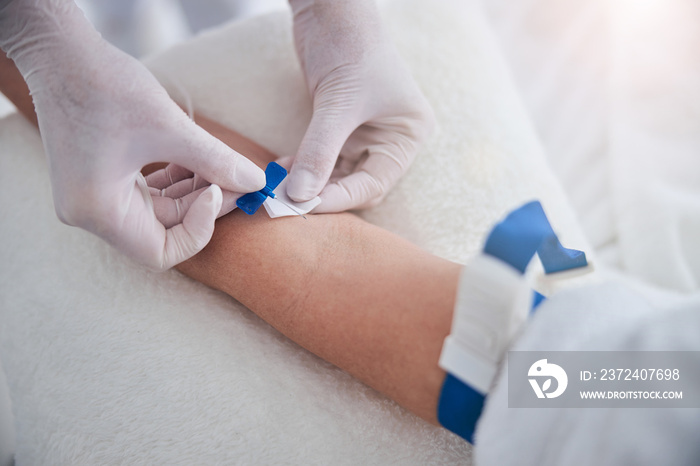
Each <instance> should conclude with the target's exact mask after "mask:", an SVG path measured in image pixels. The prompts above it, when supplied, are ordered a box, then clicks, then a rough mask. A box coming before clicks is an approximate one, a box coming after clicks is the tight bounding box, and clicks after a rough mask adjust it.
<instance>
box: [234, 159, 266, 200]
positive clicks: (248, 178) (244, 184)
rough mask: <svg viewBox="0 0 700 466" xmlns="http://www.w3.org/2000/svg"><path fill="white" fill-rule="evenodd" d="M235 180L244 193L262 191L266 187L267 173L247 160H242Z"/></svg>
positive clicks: (237, 168)
mask: <svg viewBox="0 0 700 466" xmlns="http://www.w3.org/2000/svg"><path fill="white" fill-rule="evenodd" d="M233 178H234V181H235V182H236V185H237V186H238V189H240V191H239V192H242V193H252V192H253V191H260V190H261V189H263V188H264V187H265V172H264V171H262V170H261V169H260V168H259V167H258V166H257V165H255V164H254V163H253V162H251V161H250V160H248V159H246V158H241V159H240V161H239V163H238V166H236V172H235V173H234V175H233Z"/></svg>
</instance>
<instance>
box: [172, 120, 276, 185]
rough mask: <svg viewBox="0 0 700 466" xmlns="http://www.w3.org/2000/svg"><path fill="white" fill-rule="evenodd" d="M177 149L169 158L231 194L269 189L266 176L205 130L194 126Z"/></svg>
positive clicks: (190, 127) (190, 125) (190, 126)
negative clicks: (266, 187) (266, 185)
mask: <svg viewBox="0 0 700 466" xmlns="http://www.w3.org/2000/svg"><path fill="white" fill-rule="evenodd" d="M188 127H189V129H188V131H187V132H188V134H187V135H183V136H184V140H181V141H179V143H178V147H177V149H175V150H174V151H173V152H172V153H171V154H169V156H167V157H166V160H163V161H166V162H174V163H176V164H178V165H181V166H183V167H185V168H187V169H188V170H190V171H191V172H193V173H196V174H198V175H199V176H201V177H202V178H204V179H205V180H207V181H209V182H210V183H213V184H218V185H219V186H221V188H223V189H225V190H227V191H233V192H237V193H250V192H253V191H258V190H260V189H262V188H264V187H265V172H263V171H262V170H261V169H260V168H259V167H258V166H257V165H255V164H254V163H253V162H251V161H250V160H249V159H247V158H246V157H245V156H243V155H241V154H239V153H238V152H236V151H235V150H233V149H231V148H230V147H228V146H227V145H226V144H224V143H223V142H221V141H219V140H218V139H217V138H215V137H214V136H212V135H210V134H209V133H207V132H206V131H205V130H204V129H202V128H200V127H199V126H197V125H195V124H194V123H191V124H189V125H188Z"/></svg>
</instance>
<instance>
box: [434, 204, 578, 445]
mask: <svg viewBox="0 0 700 466" xmlns="http://www.w3.org/2000/svg"><path fill="white" fill-rule="evenodd" d="M535 253H537V254H538V255H539V256H540V260H541V261H542V265H543V266H544V270H545V272H546V273H548V274H549V273H555V272H561V271H564V270H570V269H575V268H579V267H585V266H586V265H588V263H587V261H586V254H585V253H584V252H582V251H577V250H575V249H567V248H565V247H563V246H562V245H561V243H560V242H559V239H558V238H557V235H556V234H554V230H552V226H551V225H550V224H549V221H548V220H547V216H546V215H545V213H544V210H543V209H542V205H541V204H540V203H539V202H538V201H533V202H529V203H527V204H525V205H524V206H522V207H520V208H519V209H516V210H514V211H513V212H511V213H510V214H508V216H507V217H506V218H505V220H503V221H502V222H500V223H498V224H497V225H496V226H495V227H494V228H493V230H491V233H490V234H489V236H488V238H487V240H486V244H485V246H484V254H487V255H490V256H493V257H496V258H498V259H500V260H502V261H503V262H505V263H507V264H509V265H511V266H512V267H514V268H515V269H516V270H518V271H519V272H520V273H521V274H524V273H525V268H526V267H527V265H528V263H529V262H530V260H531V259H532V257H533V256H534V255H535ZM533 293H534V294H533V302H532V310H533V311H534V310H535V308H536V307H537V306H538V305H539V304H540V303H541V302H542V301H544V299H545V297H544V296H542V295H541V294H539V293H537V292H536V291H535V292H533ZM485 400H486V395H485V394H483V393H481V392H479V391H478V390H475V389H474V388H472V387H470V386H469V385H468V384H466V383H464V382H462V381H461V380H459V379H458V378H456V377H454V376H453V375H451V374H449V373H448V374H447V376H446V377H445V382H444V383H443V386H442V391H441V393H440V400H439V403H438V420H439V421H440V424H442V426H443V427H445V428H446V429H449V430H451V431H452V432H454V433H455V434H457V435H459V436H460V437H462V438H464V439H465V440H467V441H468V442H470V443H474V442H473V436H474V430H475V429H476V423H477V421H478V420H479V416H480V415H481V411H482V409H483V407H484V402H485Z"/></svg>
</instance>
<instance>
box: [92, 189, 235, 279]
mask: <svg viewBox="0 0 700 466" xmlns="http://www.w3.org/2000/svg"><path fill="white" fill-rule="evenodd" d="M124 194H125V196H126V198H124V199H115V200H114V202H115V203H116V206H117V207H116V208H115V209H113V212H115V213H116V215H110V216H108V217H103V218H102V221H101V222H100V223H99V224H96V225H95V226H96V228H95V229H93V230H92V231H93V232H94V233H97V234H98V235H99V236H101V237H102V238H104V239H106V240H107V241H109V242H110V243H111V244H113V245H114V246H115V247H116V248H117V249H119V250H120V251H121V252H123V253H125V254H126V255H128V256H130V257H131V258H133V259H134V260H136V261H137V262H140V263H142V264H144V265H146V266H148V267H150V268H152V269H154V270H165V269H168V268H170V267H172V266H174V265H176V264H178V263H180V262H182V261H184V260H186V259H188V258H190V257H192V256H193V255H194V254H196V253H197V252H198V251H200V250H201V249H202V248H204V246H205V245H206V244H207V243H208V242H209V240H210V239H211V235H212V234H213V231H214V220H215V219H216V215H217V214H218V212H219V211H220V209H221V203H222V194H221V189H220V188H219V187H218V186H216V185H212V186H210V187H208V188H204V190H203V192H202V193H201V194H199V195H198V196H197V197H196V199H194V201H193V202H192V203H191V205H190V206H189V208H188V209H187V211H186V213H185V216H184V218H183V220H182V222H181V223H178V224H176V225H175V226H174V227H172V228H170V229H166V228H165V227H164V226H163V224H162V223H161V222H159V221H158V219H157V217H156V215H155V206H154V205H153V204H152V199H151V196H150V195H149V193H148V188H147V186H146V184H145V180H138V179H137V180H136V182H135V183H134V185H133V186H132V187H131V188H130V189H129V191H128V192H125V193H124Z"/></svg>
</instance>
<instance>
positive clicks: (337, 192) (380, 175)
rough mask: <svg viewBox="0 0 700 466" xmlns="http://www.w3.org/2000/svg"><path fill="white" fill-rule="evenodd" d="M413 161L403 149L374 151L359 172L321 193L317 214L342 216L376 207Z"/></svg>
mask: <svg viewBox="0 0 700 466" xmlns="http://www.w3.org/2000/svg"><path fill="white" fill-rule="evenodd" d="M411 161H412V157H409V156H408V154H406V153H405V152H404V151H403V149H402V148H401V147H400V146H397V145H391V144H385V145H382V146H379V147H375V148H371V149H370V155H369V157H368V158H367V160H366V161H365V162H364V163H363V164H361V166H360V167H358V171H356V172H355V173H352V174H350V175H348V176H346V177H344V178H341V179H340V180H338V181H336V182H334V183H330V184H329V185H328V186H326V188H325V189H324V190H323V192H321V194H320V198H321V200H322V201H323V202H322V203H321V205H319V206H318V207H317V208H316V209H314V213H329V212H342V211H345V210H350V209H364V208H368V207H373V206H375V205H377V204H378V203H379V202H381V201H382V199H384V197H385V196H386V194H387V193H388V192H389V190H390V189H391V188H392V187H393V186H394V185H395V184H396V183H397V182H398V180H399V179H400V178H401V176H402V175H403V174H404V173H405V171H406V170H407V169H408V167H409V165H410V162H411Z"/></svg>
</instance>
